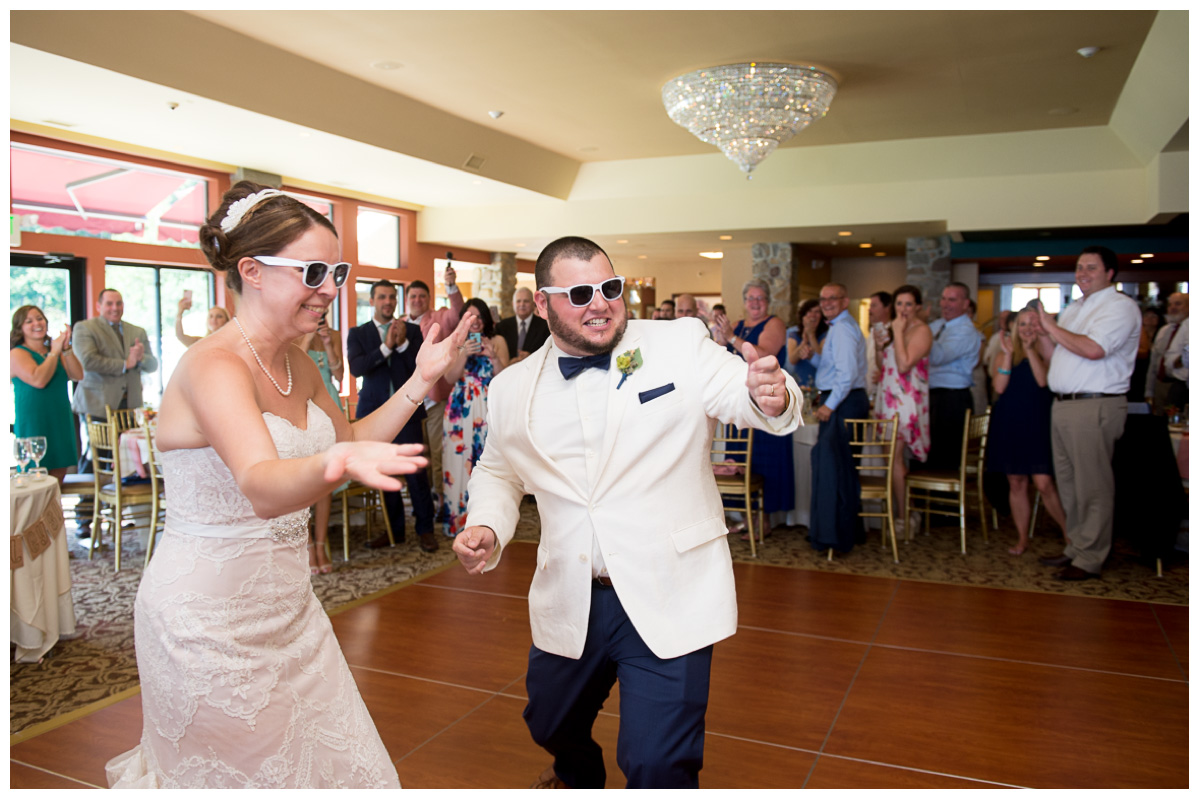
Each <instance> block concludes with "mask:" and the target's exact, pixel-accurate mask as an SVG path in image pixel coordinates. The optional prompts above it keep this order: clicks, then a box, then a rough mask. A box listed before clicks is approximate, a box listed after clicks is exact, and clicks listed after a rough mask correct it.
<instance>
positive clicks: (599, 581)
mask: <svg viewBox="0 0 1200 800" xmlns="http://www.w3.org/2000/svg"><path fill="white" fill-rule="evenodd" d="M592 584H593V585H595V586H599V587H601V588H603V589H611V588H612V578H610V577H608V576H607V575H601V576H600V577H598V578H592Z"/></svg>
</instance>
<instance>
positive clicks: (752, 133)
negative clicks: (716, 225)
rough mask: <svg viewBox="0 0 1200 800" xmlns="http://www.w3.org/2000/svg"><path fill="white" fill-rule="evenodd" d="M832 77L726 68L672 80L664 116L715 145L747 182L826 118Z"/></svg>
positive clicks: (807, 70) (797, 70)
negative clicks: (789, 142)
mask: <svg viewBox="0 0 1200 800" xmlns="http://www.w3.org/2000/svg"><path fill="white" fill-rule="evenodd" d="M837 88H838V87H837V81H836V80H834V78H833V76H831V75H829V74H827V73H825V72H822V71H821V70H819V69H817V68H815V67H809V66H803V65H800V64H780V63H758V62H750V63H747V64H726V65H725V66H721V67H707V68H705V69H698V70H696V71H695V72H689V73H687V74H685V75H680V76H679V77H677V78H672V79H671V80H669V81H667V83H666V84H665V85H664V86H663V88H662V99H663V105H664V106H665V107H666V109H667V115H668V116H670V117H671V119H672V120H674V121H675V122H676V123H677V124H679V125H682V126H683V127H685V128H687V129H688V130H689V131H691V132H692V133H693V134H695V136H696V137H697V138H699V139H700V141H702V142H707V143H708V144H715V145H716V146H717V147H719V148H721V152H722V153H724V154H725V155H726V157H728V158H729V159H730V160H731V161H733V162H734V163H736V164H737V165H738V166H739V167H741V169H742V172H745V173H746V177H747V179H749V178H752V177H753V176H752V175H751V174H750V173H751V172H752V171H753V170H754V168H755V167H756V166H758V163H759V162H760V161H762V160H763V159H764V158H766V157H767V156H769V155H771V153H773V152H775V148H776V147H778V146H779V145H780V144H782V143H783V142H786V141H787V140H788V139H790V138H792V137H793V136H795V135H796V134H797V133H799V132H800V131H802V130H804V129H805V128H807V127H808V125H809V123H810V122H812V121H813V120H815V119H820V118H821V117H823V116H825V112H826V111H828V110H829V104H830V102H832V101H833V96H834V94H836V93H837Z"/></svg>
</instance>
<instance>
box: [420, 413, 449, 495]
mask: <svg viewBox="0 0 1200 800" xmlns="http://www.w3.org/2000/svg"><path fill="white" fill-rule="evenodd" d="M445 415H446V401H445V400H443V401H441V402H440V403H437V404H436V405H432V406H430V407H429V408H427V409H425V443H426V444H427V445H429V488H430V489H431V490H432V491H434V492H436V493H437V495H438V497H439V498H440V497H441V496H442V493H443V492H442V478H443V475H442V418H443V417H444V416H445ZM440 510H441V509H437V508H435V509H434V514H435V515H436V514H437V512H438V511H440Z"/></svg>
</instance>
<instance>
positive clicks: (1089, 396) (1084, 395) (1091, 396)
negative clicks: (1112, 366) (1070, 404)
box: [1054, 392, 1125, 400]
mask: <svg viewBox="0 0 1200 800" xmlns="http://www.w3.org/2000/svg"><path fill="white" fill-rule="evenodd" d="M1124 396H1125V395H1123V394H1104V393H1103V392H1075V393H1074V394H1056V395H1054V397H1055V398H1056V399H1058V400H1095V399H1096V398H1098V397H1124Z"/></svg>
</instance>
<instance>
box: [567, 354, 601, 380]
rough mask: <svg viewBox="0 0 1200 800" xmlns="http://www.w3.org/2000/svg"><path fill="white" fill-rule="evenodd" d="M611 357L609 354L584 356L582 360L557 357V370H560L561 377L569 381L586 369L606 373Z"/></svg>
mask: <svg viewBox="0 0 1200 800" xmlns="http://www.w3.org/2000/svg"><path fill="white" fill-rule="evenodd" d="M611 358H612V356H611V354H609V353H601V354H600V355H598V356H584V357H583V358H571V357H569V356H559V357H558V368H559V369H560V370H562V376H563V377H564V378H565V379H567V380H571V378H574V377H575V376H576V375H578V374H579V373H581V372H583V371H584V370H585V369H587V368H588V367H595V368H596V369H602V370H604V371H605V372H608V363H609V361H610V360H611Z"/></svg>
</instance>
